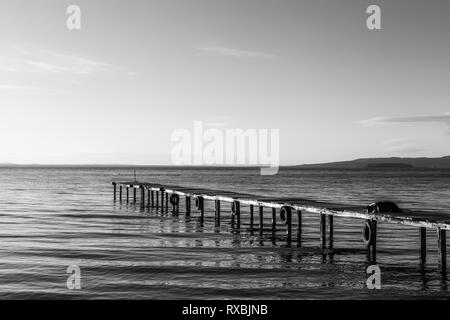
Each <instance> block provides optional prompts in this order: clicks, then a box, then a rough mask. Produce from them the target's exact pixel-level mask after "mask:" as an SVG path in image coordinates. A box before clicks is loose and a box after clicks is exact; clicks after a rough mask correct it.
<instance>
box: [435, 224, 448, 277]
mask: <svg viewBox="0 0 450 320" xmlns="http://www.w3.org/2000/svg"><path fill="white" fill-rule="evenodd" d="M437 233H438V249H439V250H438V251H439V252H438V253H439V265H440V266H441V271H442V272H446V271H447V239H446V238H447V237H446V231H445V229H441V228H438V229H437Z"/></svg>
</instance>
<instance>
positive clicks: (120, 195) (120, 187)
mask: <svg viewBox="0 0 450 320" xmlns="http://www.w3.org/2000/svg"><path fill="white" fill-rule="evenodd" d="M119 201H120V202H122V185H120V186H119Z"/></svg>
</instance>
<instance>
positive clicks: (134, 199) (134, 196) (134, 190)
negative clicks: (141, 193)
mask: <svg viewBox="0 0 450 320" xmlns="http://www.w3.org/2000/svg"><path fill="white" fill-rule="evenodd" d="M133 204H136V188H135V186H134V185H133Z"/></svg>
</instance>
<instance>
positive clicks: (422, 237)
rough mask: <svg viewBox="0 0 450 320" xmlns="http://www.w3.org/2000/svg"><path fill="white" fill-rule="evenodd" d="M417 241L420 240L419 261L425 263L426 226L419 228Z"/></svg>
mask: <svg viewBox="0 0 450 320" xmlns="http://www.w3.org/2000/svg"><path fill="white" fill-rule="evenodd" d="M419 241H420V262H421V263H422V264H425V263H426V261H427V228H425V227H420V228H419Z"/></svg>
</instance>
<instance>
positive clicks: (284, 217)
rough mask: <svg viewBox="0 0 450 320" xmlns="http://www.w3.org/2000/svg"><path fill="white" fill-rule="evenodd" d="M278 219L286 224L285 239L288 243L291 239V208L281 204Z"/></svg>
mask: <svg viewBox="0 0 450 320" xmlns="http://www.w3.org/2000/svg"><path fill="white" fill-rule="evenodd" d="M280 220H281V222H283V223H284V224H285V225H286V241H287V244H288V245H290V244H291V241H292V208H291V207H289V206H283V207H281V209H280Z"/></svg>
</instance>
